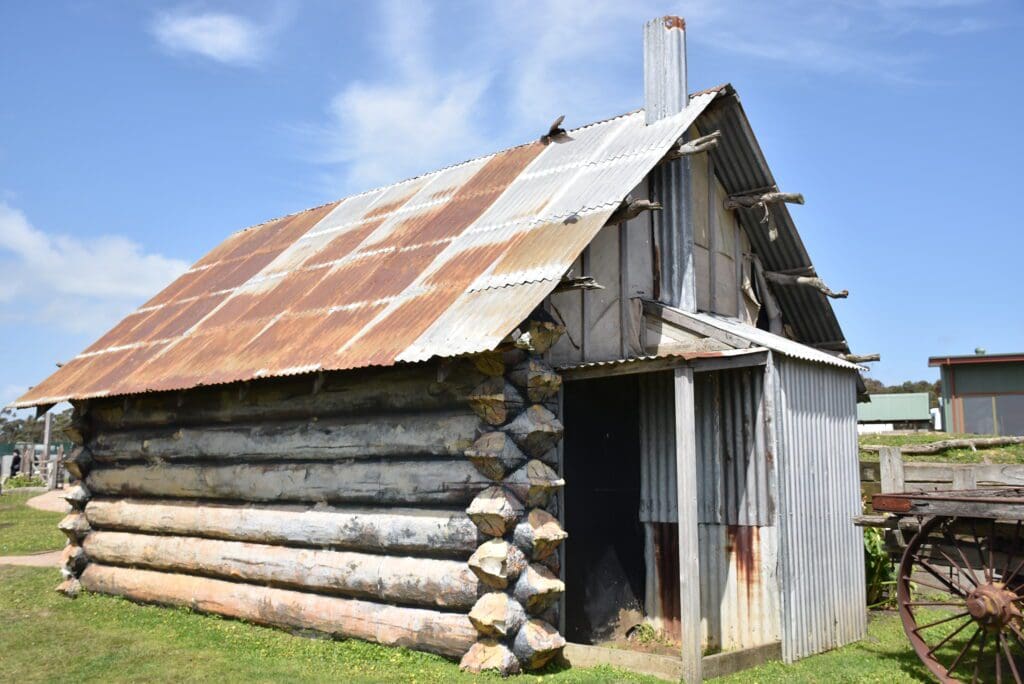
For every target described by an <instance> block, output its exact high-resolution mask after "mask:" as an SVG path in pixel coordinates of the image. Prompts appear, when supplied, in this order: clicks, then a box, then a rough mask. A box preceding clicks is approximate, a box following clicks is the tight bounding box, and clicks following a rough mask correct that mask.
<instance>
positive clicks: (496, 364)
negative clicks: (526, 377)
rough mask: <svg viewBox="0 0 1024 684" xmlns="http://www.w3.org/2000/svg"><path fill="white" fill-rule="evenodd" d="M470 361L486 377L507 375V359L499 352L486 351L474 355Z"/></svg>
mask: <svg viewBox="0 0 1024 684" xmlns="http://www.w3.org/2000/svg"><path fill="white" fill-rule="evenodd" d="M470 361H471V362H472V363H473V366H474V367H475V368H476V369H477V370H478V371H480V372H481V373H483V374H484V375H489V376H492V377H501V376H502V375H504V374H505V359H504V357H503V356H502V354H501V352H499V351H486V352H481V353H479V354H474V355H473V356H471V357H470Z"/></svg>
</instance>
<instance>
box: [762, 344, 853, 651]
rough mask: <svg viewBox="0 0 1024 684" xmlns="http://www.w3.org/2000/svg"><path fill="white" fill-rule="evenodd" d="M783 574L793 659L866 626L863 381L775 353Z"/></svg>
mask: <svg viewBox="0 0 1024 684" xmlns="http://www.w3.org/2000/svg"><path fill="white" fill-rule="evenodd" d="M776 361H777V366H776V368H777V371H778V375H777V379H778V382H777V387H778V391H777V400H776V401H777V404H776V406H777V413H778V423H777V424H778V426H779V429H778V433H779V434H778V451H777V454H778V458H777V468H778V477H779V534H780V538H779V562H780V566H779V576H780V577H781V578H782V630H783V639H782V648H783V657H784V658H785V660H787V661H792V660H796V659H798V658H802V657H804V656H808V655H811V654H813V653H819V652H821V651H825V650H828V649H830V648H835V647H837V646H841V645H843V644H847V643H850V642H852V641H855V640H857V639H860V638H862V637H863V636H864V632H865V629H866V624H867V612H866V609H865V588H864V559H863V554H864V551H863V541H862V539H861V533H860V529H859V528H857V527H855V526H854V525H853V522H852V518H853V516H855V515H858V514H859V513H860V508H861V503H860V489H859V477H858V473H857V408H856V401H857V398H856V379H857V376H856V375H855V374H854V373H851V372H849V371H843V370H839V369H836V368H832V367H829V366H823V365H820V364H810V363H804V362H801V361H797V360H795V359H786V358H781V359H779V358H777V359H776Z"/></svg>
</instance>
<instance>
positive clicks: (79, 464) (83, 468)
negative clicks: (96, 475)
mask: <svg viewBox="0 0 1024 684" xmlns="http://www.w3.org/2000/svg"><path fill="white" fill-rule="evenodd" d="M92 463H93V459H92V452H91V451H89V449H88V448H86V447H84V446H79V447H75V450H74V451H72V452H71V454H70V455H69V456H67V457H66V458H65V459H64V468H65V469H66V470H67V471H68V472H69V473H71V477H73V478H75V479H76V480H84V479H85V476H86V475H87V474H88V472H89V469H90V468H92Z"/></svg>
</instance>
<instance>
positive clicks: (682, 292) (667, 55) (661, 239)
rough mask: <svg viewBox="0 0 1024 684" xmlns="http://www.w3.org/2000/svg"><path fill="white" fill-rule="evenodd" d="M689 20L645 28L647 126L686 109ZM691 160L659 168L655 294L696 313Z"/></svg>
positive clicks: (654, 181) (664, 20)
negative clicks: (687, 32) (687, 28)
mask: <svg viewBox="0 0 1024 684" xmlns="http://www.w3.org/2000/svg"><path fill="white" fill-rule="evenodd" d="M689 99H690V96H689V91H688V90H687V85H686V22H685V21H683V19H682V18H681V17H660V18H658V19H653V20H651V21H649V22H647V23H646V24H645V25H644V112H645V114H646V119H645V120H646V122H647V123H648V124H651V123H654V122H656V121H660V120H661V119H664V118H667V117H670V116H674V115H676V114H678V113H679V112H681V111H683V109H685V108H686V105H687V103H688V102H689ZM690 177H691V171H690V160H689V158H688V157H683V158H682V159H676V160H673V161H670V162H667V163H665V164H661V165H660V166H658V167H656V168H655V169H654V171H652V172H651V175H650V181H651V182H650V188H651V190H650V192H651V199H653V200H655V201H657V202H660V203H661V205H662V207H663V209H662V211H660V212H657V214H656V215H655V217H654V222H655V233H654V235H655V243H656V247H657V253H658V255H659V256H658V259H659V264H658V268H659V270H658V274H659V275H658V276H657V281H656V283H655V296H656V297H657V298H658V299H659V300H660V301H662V302H664V303H665V304H668V305H670V306H675V307H678V308H680V309H682V310H684V311H696V310H697V293H696V279H695V277H694V264H693V234H694V230H693V202H692V196H691V181H690Z"/></svg>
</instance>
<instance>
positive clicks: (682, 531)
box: [673, 368, 702, 682]
mask: <svg viewBox="0 0 1024 684" xmlns="http://www.w3.org/2000/svg"><path fill="white" fill-rule="evenodd" d="M673 399H674V405H675V451H676V497H677V498H676V501H677V507H678V511H679V514H678V515H679V518H678V519H679V524H678V529H679V578H678V581H679V623H680V624H681V625H683V627H684V628H683V641H682V648H681V653H680V656H681V657H682V663H683V680H685V681H687V682H699V681H701V679H702V676H701V656H702V652H701V643H700V642H701V639H700V630H699V629H697V627H696V626H697V625H700V548H699V537H698V534H697V522H698V503H697V502H698V496H697V441H696V429H695V428H696V425H697V420H696V412H695V407H694V395H693V370H692V369H691V368H677V369H676V370H675V375H674V380H673Z"/></svg>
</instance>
